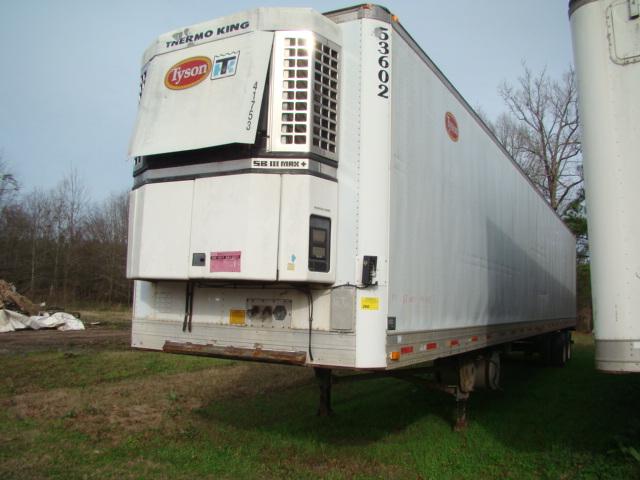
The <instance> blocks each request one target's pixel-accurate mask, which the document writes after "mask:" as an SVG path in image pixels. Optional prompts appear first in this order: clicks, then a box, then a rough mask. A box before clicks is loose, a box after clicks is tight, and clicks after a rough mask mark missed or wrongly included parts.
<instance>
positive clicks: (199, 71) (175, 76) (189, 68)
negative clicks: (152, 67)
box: [164, 57, 211, 90]
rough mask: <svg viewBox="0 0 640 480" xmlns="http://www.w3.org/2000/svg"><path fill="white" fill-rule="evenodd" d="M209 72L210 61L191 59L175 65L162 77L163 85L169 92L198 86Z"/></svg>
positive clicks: (200, 58)
mask: <svg viewBox="0 0 640 480" xmlns="http://www.w3.org/2000/svg"><path fill="white" fill-rule="evenodd" d="M210 71H211V59H209V58H207V57H191V58H187V59H185V60H182V61H180V62H178V63H176V64H175V65H174V66H173V67H171V68H170V69H169V71H168V72H167V74H166V75H165V76H164V85H165V87H167V88H170V89H171V90H182V89H184V88H189V87H193V86H194V85H197V84H199V83H200V82H201V81H203V80H204V79H205V78H207V76H208V75H209V72H210Z"/></svg>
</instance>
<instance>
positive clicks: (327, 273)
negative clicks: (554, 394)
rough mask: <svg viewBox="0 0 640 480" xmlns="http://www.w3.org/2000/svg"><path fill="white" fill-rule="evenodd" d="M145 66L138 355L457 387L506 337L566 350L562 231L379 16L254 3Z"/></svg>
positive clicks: (134, 246)
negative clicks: (447, 368) (421, 379)
mask: <svg viewBox="0 0 640 480" xmlns="http://www.w3.org/2000/svg"><path fill="white" fill-rule="evenodd" d="M142 63H143V67H142V76H141V93H140V107H139V115H138V119H137V123H136V128H135V133H134V136H133V139H132V143H131V148H130V154H131V156H132V157H135V166H134V188H133V191H132V192H131V207H130V225H129V252H128V264H127V272H128V277H129V278H132V279H135V302H134V313H133V333H132V345H133V347H135V348H141V349H152V350H164V351H167V352H174V353H186V354H196V355H211V356H219V357H233V358H242V359H250V360H259V361H277V362H285V363H291V364H298V365H307V366H313V367H316V368H317V369H318V370H317V371H318V372H319V373H320V376H321V377H323V378H327V377H326V375H325V374H326V372H328V371H329V369H333V368H343V369H354V370H383V371H392V370H393V371H398V370H399V369H400V367H409V366H415V365H418V364H427V365H433V364H434V362H436V363H437V361H439V360H441V359H445V358H453V359H455V360H456V362H457V361H458V360H459V359H462V360H460V362H459V364H460V365H461V366H464V368H461V369H460V371H461V372H462V373H461V374H460V375H459V377H460V378H463V379H464V378H466V379H467V383H466V384H465V385H466V386H461V384H462V383H464V382H463V380H460V383H461V384H460V385H457V387H456V388H457V389H458V391H463V392H464V391H465V390H466V391H467V392H468V390H469V389H471V388H472V387H473V384H474V381H473V379H471V380H468V379H469V377H470V376H472V374H473V366H474V365H478V366H479V367H480V369H479V370H480V371H481V374H480V375H479V376H480V377H483V375H484V373H483V372H484V370H485V369H486V370H487V372H488V371H489V370H491V369H493V368H495V366H496V354H495V353H493V352H494V350H495V349H497V348H501V347H503V346H504V345H506V344H508V343H509V342H516V341H524V340H526V339H530V338H531V337H536V338H538V339H539V338H545V339H546V341H545V342H542V343H543V344H545V345H546V346H547V347H548V353H550V355H551V356H552V357H554V358H555V361H556V363H559V364H562V363H564V361H565V360H566V357H567V356H568V349H569V336H568V334H566V330H567V329H571V328H573V327H574V325H575V239H574V237H573V235H572V234H571V232H570V231H569V230H568V229H567V228H566V226H565V225H564V224H563V222H562V221H561V220H560V219H559V218H558V217H557V215H556V214H555V212H554V211H553V210H552V209H551V208H550V207H549V206H548V204H547V203H546V202H545V200H544V199H543V198H542V197H541V195H540V194H539V193H538V191H537V190H536V189H535V188H534V187H533V185H532V184H531V183H530V182H529V181H528V179H527V178H526V176H525V175H524V174H523V173H522V171H521V170H520V169H519V168H518V167H517V165H516V164H515V163H514V162H513V160H512V159H511V158H510V157H509V155H508V154H507V153H506V151H505V150H504V148H503V147H502V146H501V145H500V143H499V142H498V141H497V140H496V138H495V137H494V136H493V135H492V133H491V132H490V131H489V130H488V129H487V127H486V126H485V125H484V124H483V123H482V121H481V120H480V119H479V117H478V116H477V114H476V113H475V112H474V111H473V110H472V109H471V108H470V107H469V105H468V104H467V103H466V102H465V100H464V99H463V98H462V97H461V96H460V94H459V93H458V92H457V91H456V90H455V88H454V87H453V86H452V85H451V84H450V83H449V81H448V80H447V79H446V78H445V77H444V75H443V74H442V72H440V70H439V69H438V68H437V67H436V66H435V65H434V63H433V62H432V61H431V60H430V59H429V57H428V56H427V55H426V54H425V53H424V51H422V49H421V48H420V47H419V46H418V45H417V44H416V43H415V41H414V40H413V39H412V38H411V36H410V35H409V34H408V33H407V32H406V31H405V30H404V28H403V27H402V26H401V25H400V23H398V21H397V19H396V18H395V17H394V16H393V15H391V14H390V13H389V12H388V11H387V10H386V9H384V8H382V7H378V6H371V5H362V6H357V7H352V8H348V9H344V10H339V11H335V12H329V13H327V14H324V15H321V14H319V13H317V12H315V11H313V10H310V9H298V8H260V9H256V10H250V11H246V12H242V13H239V14H237V15H233V16H230V17H225V18H221V19H218V20H213V21H210V22H205V23H202V24H198V25H195V26H192V27H189V28H184V29H180V30H177V31H175V32H170V33H168V34H165V35H163V36H161V37H160V38H159V39H158V40H157V41H156V42H154V43H153V44H152V45H151V47H150V48H149V49H148V50H147V52H146V53H145V55H144V58H143V62H142ZM541 335H542V336H543V337H540V336H541ZM487 358H492V359H493V360H492V361H484V362H483V360H482V359H487ZM478 359H480V360H478ZM476 360H478V361H476ZM429 362H431V363H429ZM323 372H324V373H323ZM495 374H497V372H494V371H492V372H491V380H492V382H490V383H492V384H494V386H495V382H494V381H493V380H495ZM484 378H486V376H484ZM480 383H482V381H481V380H480Z"/></svg>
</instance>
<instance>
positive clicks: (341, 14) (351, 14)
mask: <svg viewBox="0 0 640 480" xmlns="http://www.w3.org/2000/svg"><path fill="white" fill-rule="evenodd" d="M593 1H597V0H572V2H584V3H588V2H593ZM576 8H578V7H576ZM323 15H325V16H327V17H329V18H330V19H331V20H333V21H334V22H336V23H344V22H349V21H354V20H360V19H362V18H369V19H374V20H381V21H383V22H386V23H388V24H389V25H391V26H392V27H393V29H394V30H396V31H397V32H398V33H399V34H400V36H401V37H402V38H403V39H404V40H405V41H406V42H407V44H409V46H410V47H411V48H412V49H413V51H414V52H415V53H417V54H418V56H419V57H420V58H421V59H422V61H424V62H425V64H426V65H427V66H428V67H429V68H430V69H431V71H433V73H435V74H436V76H437V77H438V78H439V79H440V80H441V81H442V82H443V83H444V85H445V86H446V87H447V89H448V90H449V91H450V92H451V93H452V94H453V96H454V97H456V99H458V101H460V103H461V104H462V106H463V107H464V108H465V109H466V110H467V112H468V113H469V114H470V115H471V116H472V117H473V119H474V120H475V121H476V122H477V123H478V124H479V125H480V127H481V128H482V129H483V130H484V132H485V133H486V134H487V135H489V137H490V138H491V139H492V140H493V142H494V143H495V144H496V145H497V146H498V148H500V150H501V151H502V153H504V154H505V155H506V156H507V158H508V159H509V160H510V161H511V163H512V164H513V165H514V166H515V167H516V169H517V170H518V171H519V172H520V174H521V175H522V176H523V177H524V178H525V180H526V181H527V182H528V183H529V185H531V187H532V188H533V190H534V192H536V193H537V194H538V196H540V198H541V199H542V201H543V202H544V203H545V205H546V206H547V208H549V210H551V211H552V212H553V214H554V215H555V216H556V218H558V220H560V223H562V225H563V226H564V227H565V228H566V229H567V231H568V232H569V233H570V234H571V235H572V236H573V238H574V239H575V238H576V236H575V234H574V233H573V231H571V229H570V228H569V226H568V225H567V224H566V223H565V222H564V220H563V219H562V217H561V216H560V214H559V213H558V212H557V211H555V210H554V209H553V208H551V205H550V204H549V202H548V201H547V199H546V198H545V197H544V195H543V194H542V192H541V191H540V189H539V188H538V187H537V186H536V185H535V184H534V183H533V181H532V180H531V179H530V178H529V176H528V175H527V174H526V173H525V172H524V170H523V169H522V167H521V166H520V165H519V164H518V162H516V161H515V160H514V158H513V157H512V156H511V154H510V153H509V152H508V151H507V149H506V148H505V147H504V145H503V144H502V142H500V140H498V137H496V135H495V133H494V132H493V130H491V129H490V128H489V127H488V126H487V124H486V123H485V122H484V120H482V118H480V116H479V115H478V113H477V112H476V111H475V110H474V109H473V107H472V106H471V105H469V103H468V102H467V100H466V99H465V98H464V97H463V96H462V94H461V93H460V92H459V91H458V89H457V88H456V87H455V86H454V85H453V83H451V81H450V80H449V79H448V78H447V77H446V75H445V74H444V73H443V72H442V70H440V68H439V67H438V66H437V65H436V64H435V63H434V62H433V60H431V58H430V57H429V55H427V53H426V52H425V51H424V50H423V49H422V47H421V46H420V45H419V44H418V42H416V40H415V39H414V38H413V37H412V36H411V34H410V33H409V32H408V31H407V30H406V29H405V28H404V27H403V26H402V24H401V23H400V22H399V21H398V20H397V17H395V15H393V14H392V13H391V11H390V10H389V9H388V8H386V7H383V6H380V5H374V4H367V3H365V4H360V5H354V6H351V7H347V8H341V9H339V10H332V11H330V12H325V13H323Z"/></svg>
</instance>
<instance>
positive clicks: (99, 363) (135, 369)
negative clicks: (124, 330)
mask: <svg viewBox="0 0 640 480" xmlns="http://www.w3.org/2000/svg"><path fill="white" fill-rule="evenodd" d="M0 362H1V363H0V365H2V378H1V379H0V398H1V397H4V396H8V395H15V394H21V393H25V392H28V391H37V390H46V389H52V388H61V387H66V388H73V387H88V386H92V385H100V384H103V383H108V382H118V381H122V380H130V379H135V378H141V377H149V376H154V375H159V374H172V373H179V372H193V371H197V370H203V369H205V368H211V367H212V365H229V364H231V363H232V362H229V361H227V360H215V359H210V358H202V357H190V356H177V355H168V354H164V353H159V352H136V351H130V350H119V351H118V350H116V351H109V350H107V351H91V350H86V349H81V350H77V351H70V352H43V353H25V354H16V355H1V356H0Z"/></svg>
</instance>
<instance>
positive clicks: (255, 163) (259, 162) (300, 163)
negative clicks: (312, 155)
mask: <svg viewBox="0 0 640 480" xmlns="http://www.w3.org/2000/svg"><path fill="white" fill-rule="evenodd" d="M251 167H252V168H267V169H270V168H272V169H295V170H308V169H309V161H308V160H305V159H302V160H286V159H281V158H273V159H271V158H269V159H258V158H255V159H253V160H251Z"/></svg>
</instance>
